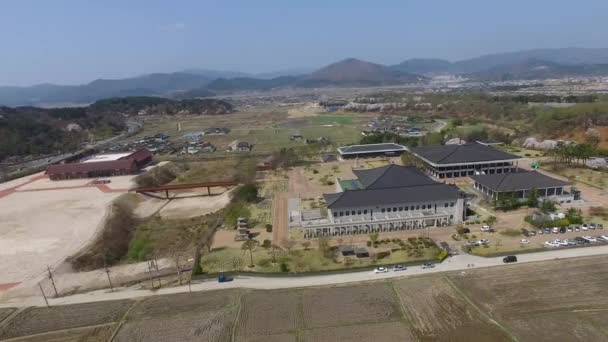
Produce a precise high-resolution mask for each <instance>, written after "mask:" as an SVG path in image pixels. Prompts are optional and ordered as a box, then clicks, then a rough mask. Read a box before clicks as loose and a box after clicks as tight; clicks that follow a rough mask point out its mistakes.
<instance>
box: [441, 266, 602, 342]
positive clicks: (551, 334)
mask: <svg viewBox="0 0 608 342" xmlns="http://www.w3.org/2000/svg"><path fill="white" fill-rule="evenodd" d="M448 278H449V279H450V280H451V281H452V282H453V283H454V284H456V286H457V287H458V288H460V289H461V290H462V291H463V292H464V293H466V295H467V297H468V298H470V299H471V301H473V302H474V303H476V305H478V306H479V307H480V308H481V310H482V311H484V312H487V313H488V314H490V315H491V316H492V317H493V318H494V319H495V320H497V321H499V322H501V324H502V325H503V326H504V327H505V328H506V329H507V330H509V331H511V333H512V335H513V336H515V337H516V338H517V339H518V340H520V341H606V340H608V329H607V328H606V327H608V317H607V316H605V315H604V313H605V312H606V311H608V292H607V291H606V284H607V283H608V258H607V257H591V258H581V259H574V260H564V261H551V262H543V263H533V264H523V265H516V266H515V265H514V266H509V267H500V268H493V269H486V270H475V271H471V272H466V274H464V275H462V274H450V275H449V276H448Z"/></svg>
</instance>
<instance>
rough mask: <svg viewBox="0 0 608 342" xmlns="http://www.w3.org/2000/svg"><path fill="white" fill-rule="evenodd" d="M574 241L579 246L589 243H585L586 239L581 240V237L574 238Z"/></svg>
mask: <svg viewBox="0 0 608 342" xmlns="http://www.w3.org/2000/svg"><path fill="white" fill-rule="evenodd" d="M574 240H575V241H576V242H578V243H579V244H582V243H584V244H587V243H590V242H589V241H587V240H586V239H583V238H582V237H580V236H577V237H575V238H574Z"/></svg>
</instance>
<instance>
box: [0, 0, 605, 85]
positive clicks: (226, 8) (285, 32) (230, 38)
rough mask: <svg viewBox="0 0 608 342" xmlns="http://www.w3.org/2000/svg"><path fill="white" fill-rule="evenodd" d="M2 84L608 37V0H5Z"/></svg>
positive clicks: (443, 54)
mask: <svg viewBox="0 0 608 342" xmlns="http://www.w3.org/2000/svg"><path fill="white" fill-rule="evenodd" d="M0 13H1V14H2V15H1V17H0V18H1V19H0V46H1V48H0V85H30V84H36V83H41V82H52V83H59V84H76V83H84V82H88V81H91V80H93V79H96V78H120V77H128V76H134V75H138V74H143V73H149V72H171V71H178V70H182V69H187V68H208V69H222V70H238V71H246V72H268V71H276V70H282V69H288V68H301V67H317V66H322V65H325V64H328V63H330V62H334V61H337V60H340V59H343V58H346V57H356V58H361V59H365V60H369V61H373V62H377V63H386V64H393V63H398V62H401V61H403V60H405V59H408V58H412V57H437V58H445V59H448V60H458V59H463V58H469V57H475V56H478V55H481V54H485V53H494V52H503V51H512V50H521V49H531V48H552V47H568V46H578V47H608V38H607V37H608V20H606V13H608V1H606V0H596V1H590V0H579V1H576V2H572V1H562V0H534V1H531V0H527V1H520V0H509V1H488V0H485V1H480V0H470V1H469V0H459V1H454V0H445V1H443V0H425V1H423V0H420V1H418V0H400V1H398V0H394V1H388V0H387V1H381V0H376V1H371V0H368V1H359V0H348V1H347V0H334V1H331V0H306V1H303V0H302V1H297V0H283V1H279V0H275V1H271V0H242V1H230V0H222V1H205V0H199V1H194V0H193V1H189V0H182V1H179V0H175V1H160V0H159V1H156V0H145V1H144V0H103V1H93V0H74V1H70V0H49V1H47V0H38V1H34V0H2V1H0Z"/></svg>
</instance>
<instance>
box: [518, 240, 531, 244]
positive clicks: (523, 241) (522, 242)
mask: <svg viewBox="0 0 608 342" xmlns="http://www.w3.org/2000/svg"><path fill="white" fill-rule="evenodd" d="M519 243H520V244H522V245H527V244H529V243H530V240H528V239H521V240H519Z"/></svg>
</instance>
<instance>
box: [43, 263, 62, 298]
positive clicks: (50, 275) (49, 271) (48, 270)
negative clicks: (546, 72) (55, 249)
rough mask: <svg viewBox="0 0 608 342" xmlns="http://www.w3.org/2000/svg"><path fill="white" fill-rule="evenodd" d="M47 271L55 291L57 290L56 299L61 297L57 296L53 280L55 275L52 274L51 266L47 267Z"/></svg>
mask: <svg viewBox="0 0 608 342" xmlns="http://www.w3.org/2000/svg"><path fill="white" fill-rule="evenodd" d="M46 270H47V272H48V273H49V279H51V284H53V290H55V297H59V294H57V287H56V286H55V280H54V279H53V273H52V272H51V267H49V265H46Z"/></svg>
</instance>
